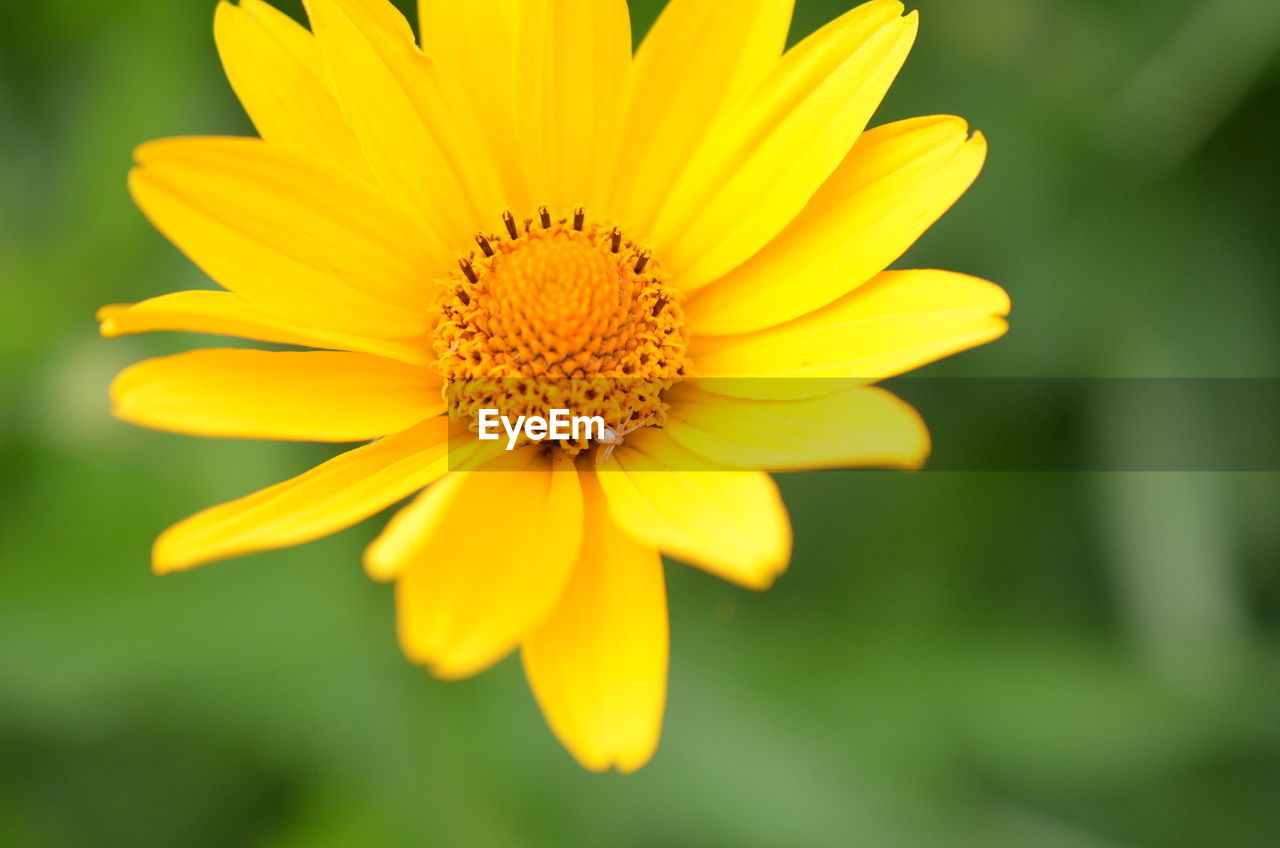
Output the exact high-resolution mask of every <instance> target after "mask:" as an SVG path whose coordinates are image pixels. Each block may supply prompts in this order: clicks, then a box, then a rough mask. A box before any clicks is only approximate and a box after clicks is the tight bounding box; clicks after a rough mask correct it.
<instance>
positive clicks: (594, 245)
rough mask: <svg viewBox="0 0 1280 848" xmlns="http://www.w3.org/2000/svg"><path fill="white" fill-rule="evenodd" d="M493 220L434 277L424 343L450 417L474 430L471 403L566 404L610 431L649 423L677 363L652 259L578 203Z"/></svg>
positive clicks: (681, 327)
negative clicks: (435, 300)
mask: <svg viewBox="0 0 1280 848" xmlns="http://www.w3.org/2000/svg"><path fill="white" fill-rule="evenodd" d="M502 222H503V225H504V229H503V230H502V231H501V232H498V233H481V234H479V235H477V236H476V248H477V249H476V250H473V251H471V252H470V253H469V254H468V255H467V256H465V257H464V258H463V259H461V260H460V261H459V267H458V270H457V271H456V272H455V273H454V274H452V275H451V276H450V277H449V278H448V279H447V280H444V281H443V283H442V292H441V300H440V320H439V322H438V323H437V325H436V331H435V338H434V348H435V353H436V356H437V357H438V360H439V368H440V372H441V375H442V377H443V378H444V381H445V389H444V391H445V398H446V400H447V401H448V403H449V414H450V417H451V418H453V419H454V420H458V421H469V422H470V426H471V428H472V429H473V430H475V429H477V428H478V422H479V416H480V411H481V410H483V409H496V410H498V411H499V412H500V414H502V415H505V416H507V417H509V418H513V419H514V418H515V417H516V416H520V415H527V416H532V415H542V416H545V415H547V414H548V412H549V411H550V410H552V409H567V410H569V411H570V412H571V413H572V414H573V415H576V416H599V417H601V418H603V419H604V420H605V421H606V422H607V423H608V425H609V427H610V430H611V431H612V434H624V433H630V432H633V431H635V430H637V429H640V428H642V427H650V426H661V425H662V424H663V423H664V422H665V421H666V413H667V405H666V404H665V403H663V401H662V393H663V392H664V391H666V390H667V389H669V388H670V387H671V386H673V385H675V384H676V383H677V382H679V381H680V380H681V379H683V378H684V377H685V375H686V374H687V373H688V369H689V361H688V356H687V353H686V351H687V347H688V331H687V329H686V325H685V319H684V310H683V306H682V300H683V299H682V296H681V294H680V293H679V292H678V291H677V290H676V289H674V288H673V287H671V286H669V285H668V284H667V283H666V281H665V279H664V272H663V268H662V265H661V262H659V261H658V259H657V258H656V257H654V256H653V255H652V254H651V253H650V252H649V251H647V250H645V249H643V248H642V247H641V246H640V245H637V244H636V243H634V242H632V241H631V240H630V239H628V238H627V237H626V235H625V234H624V233H623V232H622V230H621V229H619V228H618V227H616V226H613V225H611V224H600V223H593V222H592V221H590V220H588V217H587V215H586V212H585V210H583V209H581V208H579V209H576V210H574V211H573V212H572V213H571V214H569V215H567V216H564V217H562V218H553V217H552V215H551V213H550V212H549V210H547V209H546V207H542V208H540V209H539V210H538V212H537V214H536V215H535V216H534V217H531V218H529V219H526V220H525V221H523V222H518V221H517V220H516V219H515V217H514V216H512V215H511V214H510V213H507V214H506V215H504V216H503V221H502ZM558 444H559V446H560V447H561V448H562V449H564V450H565V451H567V452H568V453H570V454H571V455H576V454H578V453H579V452H581V451H583V450H585V449H587V448H589V447H590V443H588V442H586V441H585V440H582V441H577V442H564V441H562V442H559V443H558Z"/></svg>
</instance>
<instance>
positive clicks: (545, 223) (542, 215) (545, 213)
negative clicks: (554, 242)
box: [538, 206, 551, 230]
mask: <svg viewBox="0 0 1280 848" xmlns="http://www.w3.org/2000/svg"><path fill="white" fill-rule="evenodd" d="M538 220H540V221H541V222H542V229H544V230H549V229H551V210H550V209H548V208H547V207H545V206H539V207H538Z"/></svg>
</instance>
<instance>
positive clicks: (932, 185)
mask: <svg viewBox="0 0 1280 848" xmlns="http://www.w3.org/2000/svg"><path fill="white" fill-rule="evenodd" d="M968 135H969V128H968V125H967V124H965V122H964V121H962V120H961V119H959V118H954V117H947V116H941V117H928V118H914V119H911V120H908V121H899V122H897V123H893V124H887V125H885V126H882V127H877V128H876V129H873V130H870V131H868V132H867V133H866V134H864V135H863V136H862V138H860V139H859V140H858V143H857V144H856V145H855V146H854V148H853V150H852V151H851V152H850V153H849V156H848V157H847V158H846V159H845V161H844V162H843V163H842V164H841V165H840V169H839V170H838V171H837V172H836V173H835V175H834V176H832V178H831V179H830V180H828V181H827V183H826V184H825V185H824V186H823V187H822V190H821V191H820V192H818V194H817V195H815V196H814V198H813V200H812V201H811V202H810V203H809V205H808V206H807V207H806V208H805V210H804V212H803V213H802V214H801V215H800V216H799V217H798V218H796V220H795V221H794V222H793V223H792V224H791V226H789V227H788V228H787V229H786V231H784V232H783V233H782V234H781V235H780V236H778V238H777V239H775V240H774V241H773V242H772V243H771V244H769V245H768V246H767V247H766V248H765V249H764V250H762V251H761V252H760V253H759V254H758V255H756V256H755V257H753V258H752V259H751V260H750V261H749V262H747V263H746V264H745V265H743V266H742V267H740V268H738V269H737V270H736V271H734V272H733V273H731V274H729V275H728V276H727V277H725V278H724V279H722V280H720V281H718V282H717V283H716V284H715V285H714V286H710V287H709V288H707V289H706V290H705V291H703V292H700V293H699V294H698V296H697V297H696V298H694V300H693V301H692V302H691V303H690V304H689V306H688V315H689V320H690V322H691V324H692V325H693V326H694V327H695V328H696V331H697V332H699V333H703V334H713V335H731V334H736V333H745V332H749V331H751V330H758V329H760V328H762V327H769V326H773V325H774V324H779V323H782V322H784V321H789V320H791V319H792V318H796V317H799V316H800V315H804V314H805V313H807V312H811V311H813V310H814V309H817V308H819V307H821V306H824V305H826V304H828V303H831V302H832V301H833V300H835V299H836V298H838V297H840V296H841V295H843V294H845V293H846V292H848V291H850V290H852V289H854V288H856V287H858V286H859V285H861V284H862V283H864V282H866V281H867V280H869V279H871V277H873V276H874V275H875V274H877V273H879V272H880V271H882V270H883V269H884V268H885V267H886V266H887V265H889V264H890V263H891V262H893V261H894V260H896V259H897V258H898V257H899V256H901V255H902V254H903V252H904V251H906V249H907V248H908V247H910V246H911V245H912V244H913V243H914V242H915V240H916V239H918V238H919V237H920V235H921V234H922V233H923V232H924V231H925V230H927V229H928V228H929V227H930V226H931V225H932V224H933V222H934V221H936V220H937V219H938V218H939V217H941V216H942V213H944V212H946V211H947V209H949V208H950V207H951V205H952V204H953V203H955V202H956V200H957V199H958V198H959V197H960V195H962V194H964V192H965V190H966V189H968V187H969V186H970V185H971V184H972V183H973V181H974V180H975V179H976V178H977V176H978V172H979V171H980V170H982V163H983V160H984V159H985V158H986V153H987V144H986V141H985V139H983V137H982V135H981V134H980V133H978V134H975V135H974V136H973V137H972V138H969V137H968Z"/></svg>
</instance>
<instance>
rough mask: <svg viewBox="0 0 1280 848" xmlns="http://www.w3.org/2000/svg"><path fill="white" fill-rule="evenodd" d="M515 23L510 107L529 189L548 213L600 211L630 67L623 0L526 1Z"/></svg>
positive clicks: (627, 18) (628, 31) (627, 19)
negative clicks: (578, 209)
mask: <svg viewBox="0 0 1280 848" xmlns="http://www.w3.org/2000/svg"><path fill="white" fill-rule="evenodd" d="M517 27H518V28H517V31H516V40H515V68H516V80H515V90H514V92H513V94H514V99H513V106H514V108H515V110H516V132H517V134H518V137H519V138H520V140H521V148H522V149H523V151H524V163H525V173H526V174H527V175H528V179H529V184H530V187H531V189H532V191H533V193H534V195H535V196H537V197H539V198H541V202H542V203H546V204H548V205H549V206H551V207H552V209H554V210H556V211H561V212H562V211H566V210H568V209H569V208H572V207H573V206H576V205H578V204H585V205H587V206H588V207H590V208H592V209H593V210H595V211H597V212H604V213H605V214H607V213H608V211H609V210H607V209H604V208H603V207H604V206H605V203H604V201H605V199H606V195H607V191H608V187H609V177H610V170H611V168H612V166H613V163H614V151H615V150H616V146H617V144H618V136H619V133H620V130H621V122H622V110H623V108H624V106H625V103H626V96H627V83H628V76H629V73H630V67H631V18H630V16H629V15H628V13H627V4H626V2H625V0H526V2H525V3H523V4H522V6H521V15H520V16H519V20H518V22H517ZM530 211H532V210H530Z"/></svg>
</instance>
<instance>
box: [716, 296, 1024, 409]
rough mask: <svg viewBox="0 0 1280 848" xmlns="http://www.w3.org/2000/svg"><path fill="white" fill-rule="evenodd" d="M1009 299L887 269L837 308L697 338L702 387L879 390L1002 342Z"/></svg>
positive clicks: (779, 395) (740, 393)
mask: <svg viewBox="0 0 1280 848" xmlns="http://www.w3.org/2000/svg"><path fill="white" fill-rule="evenodd" d="M1008 314H1009V296H1008V295H1006V294H1005V293H1004V291H1003V290H1002V289H1001V288H1000V287H999V286H997V285H995V284H994V283H989V282H987V281H986V280H980V279H978V278H977V277H969V276H966V275H964V274H954V273H951V272H949V271H886V272H884V273H882V274H880V275H879V276H878V277H876V278H875V279H873V280H872V281H871V282H869V283H867V284H866V285H864V286H861V287H859V288H857V289H855V290H854V291H853V292H851V293H850V294H848V295H845V296H844V297H843V298H841V299H840V300H838V301H836V302H835V303H833V304H831V305H829V306H826V307H824V308H822V309H820V310H818V311H817V312H813V313H810V314H809V315H806V316H805V317H803V318H798V319H796V320H795V321H791V322H789V323H787V324H782V325H780V326H777V327H772V328H770V329H767V330H760V331H758V332H755V333H747V334H745V335H741V336H712V337H701V338H696V339H695V341H694V345H693V347H692V348H691V351H690V353H691V355H692V356H693V360H694V362H696V363H697V364H698V380H697V382H698V383H699V385H702V386H703V387H704V388H706V389H708V390H710V391H712V392H715V393H716V394H725V395H732V396H734V397H748V398H759V399H762V400H768V399H788V398H798V397H803V396H805V395H806V394H808V393H811V392H813V391H814V390H815V386H820V385H831V386H832V387H833V388H836V389H841V388H848V387H849V383H848V381H849V380H864V381H867V382H875V381H879V380H883V379H887V378H889V377H894V376H897V375H898V374H902V373H904V372H906V371H910V370H912V369H914V368H919V367H920V366H922V365H925V364H927V363H930V362H933V361H935V360H938V359H941V358H942V357H944V356H950V355H951V354H953V353H957V352H959V351H962V350H967V349H969V348H971V347H976V346H977V345H980V344H985V343H986V342H989V341H991V340H992V339H995V338H999V337H1000V336H1001V335H1003V334H1004V332H1005V331H1006V330H1007V329H1008V325H1007V324H1006V322H1005V320H1004V316H1006V315H1008Z"/></svg>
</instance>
